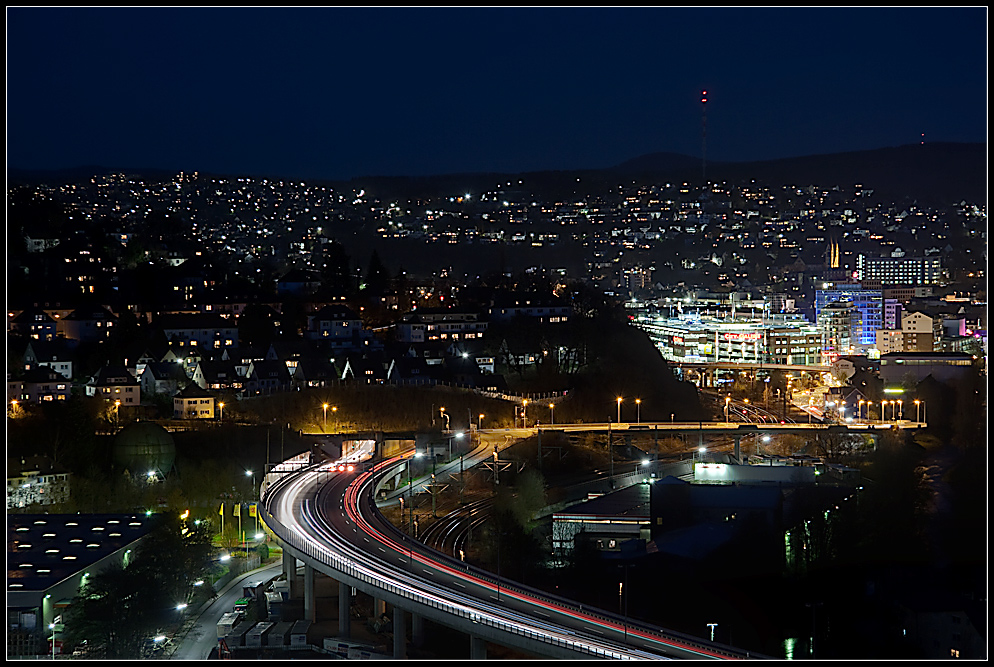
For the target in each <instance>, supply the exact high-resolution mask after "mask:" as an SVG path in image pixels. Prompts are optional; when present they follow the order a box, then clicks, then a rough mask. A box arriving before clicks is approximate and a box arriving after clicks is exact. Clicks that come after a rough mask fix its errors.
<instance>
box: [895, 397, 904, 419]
mask: <svg viewBox="0 0 994 667" xmlns="http://www.w3.org/2000/svg"><path fill="white" fill-rule="evenodd" d="M897 419H898V421H904V402H903V401H902V400H901V399H897Z"/></svg>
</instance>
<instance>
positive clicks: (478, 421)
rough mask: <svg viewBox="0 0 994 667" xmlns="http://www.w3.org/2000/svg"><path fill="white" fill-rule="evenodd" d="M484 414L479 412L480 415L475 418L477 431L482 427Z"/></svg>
mask: <svg viewBox="0 0 994 667" xmlns="http://www.w3.org/2000/svg"><path fill="white" fill-rule="evenodd" d="M485 416H486V415H484V414H483V413H482V412H481V413H480V416H479V417H478V418H477V422H476V430H477V431H479V430H480V429H481V428H483V418H484V417H485Z"/></svg>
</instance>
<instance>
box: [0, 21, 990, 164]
mask: <svg viewBox="0 0 994 667" xmlns="http://www.w3.org/2000/svg"><path fill="white" fill-rule="evenodd" d="M981 12H983V13H981ZM7 15H8V25H9V26H10V29H9V31H8V32H9V35H8V91H7V92H8V106H7V111H8V115H7V135H8V154H7V158H8V168H9V169H10V168H20V169H57V168H71V167H76V166H81V165H87V164H100V165H101V166H107V167H115V168H161V169H177V170H181V169H183V170H200V171H207V172H213V173H242V174H252V175H267V174H268V175H274V176H281V177H291V178H294V177H299V178H328V179H347V178H355V177H362V176H379V175H384V176H392V175H410V176H424V175H433V174H443V173H458V172H488V171H492V172H504V173H520V172H527V171H539V170H555V169H593V168H605V167H610V166H613V165H615V164H618V163H621V162H624V161H625V160H629V159H632V158H635V157H637V156H639V155H644V154H648V153H654V152H671V153H680V154H684V155H689V156H693V157H700V155H701V151H702V109H701V102H700V92H701V90H703V89H707V90H708V99H709V104H708V107H709V109H708V118H707V159H708V162H709V163H711V162H719V161H753V160H765V159H776V158H783V157H792V156H799V155H814V154H827V153H838V152H845V151H851V150H866V149H873V148H881V147H886V146H895V145H906V144H913V143H918V142H919V141H921V140H922V139H923V138H924V141H926V142H986V21H984V20H981V19H983V18H986V8H983V9H981V8H979V7H975V8H953V9H944V8H929V9H919V8H903V9H885V8H876V9H856V8H845V9H836V8H818V9H787V10H782V9H771V8H764V9H725V8H722V9H707V8H681V9H669V8H648V9H641V8H624V9H607V8H572V9H557V8H539V9H524V8H486V9H470V8H460V9H441V8H423V9H399V8H349V9H332V8H323V9H306V8H296V9H275V8H265V9H237V10H227V9H218V8H213V9H197V8H179V9H166V8H156V9H143V8H131V9H123V10H122V9H111V8H100V9H82V10H76V9H66V8H12V9H11V8H9V9H8V12H7ZM148 25H155V26H157V29H156V30H155V31H154V32H150V31H149V30H148V29H147V26H148Z"/></svg>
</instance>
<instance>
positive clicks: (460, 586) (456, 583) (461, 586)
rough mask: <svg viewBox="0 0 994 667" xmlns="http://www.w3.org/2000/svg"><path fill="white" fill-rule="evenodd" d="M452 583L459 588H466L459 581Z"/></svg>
mask: <svg viewBox="0 0 994 667" xmlns="http://www.w3.org/2000/svg"><path fill="white" fill-rule="evenodd" d="M452 583H453V584H455V585H456V586H458V587H459V588H466V587H465V586H463V585H462V584H460V583H459V582H458V581H453V582H452Z"/></svg>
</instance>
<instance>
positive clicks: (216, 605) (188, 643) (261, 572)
mask: <svg viewBox="0 0 994 667" xmlns="http://www.w3.org/2000/svg"><path fill="white" fill-rule="evenodd" d="M282 571H283V563H282V562H278V563H276V564H274V565H264V566H262V567H260V568H257V569H255V570H250V571H249V572H246V573H245V574H243V575H241V576H238V577H235V578H234V579H232V580H231V581H230V582H229V583H228V585H227V586H225V587H224V588H223V589H221V591H220V592H219V593H218V596H217V598H216V599H215V600H214V601H213V602H207V603H205V604H204V605H203V606H202V607H201V608H200V609H199V610H197V611H195V612H194V613H193V615H191V621H192V623H187V624H186V625H185V626H184V627H188V628H189V630H188V631H186V634H185V635H184V636H183V637H177V639H176V640H175V641H176V642H177V646H176V649H175V650H174V651H173V653H172V655H171V656H169V659H170V660H206V659H207V657H208V656H209V655H210V652H211V650H212V649H214V648H215V647H216V646H217V622H218V621H219V620H221V616H222V615H223V614H225V613H226V612H229V611H231V609H232V607H234V606H235V601H236V600H238V598H240V597H242V583H243V582H247V581H250V580H251V581H255V580H259V579H262V580H268V579H272V578H273V577H276V576H278V575H279V574H280V573H281V572H282Z"/></svg>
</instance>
